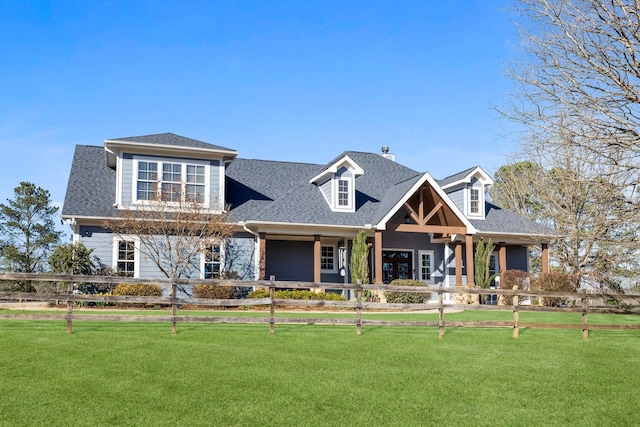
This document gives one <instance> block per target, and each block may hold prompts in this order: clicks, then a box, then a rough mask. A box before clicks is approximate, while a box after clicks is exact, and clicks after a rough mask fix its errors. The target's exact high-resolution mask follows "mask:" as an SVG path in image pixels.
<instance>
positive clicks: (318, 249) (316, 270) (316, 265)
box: [313, 234, 322, 283]
mask: <svg viewBox="0 0 640 427" xmlns="http://www.w3.org/2000/svg"><path fill="white" fill-rule="evenodd" d="M321 256H322V245H321V244H320V235H319V234H314V235H313V282H314V283H320V281H321V278H320V258H321Z"/></svg>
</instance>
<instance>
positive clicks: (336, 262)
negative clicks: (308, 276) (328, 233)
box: [320, 243, 338, 273]
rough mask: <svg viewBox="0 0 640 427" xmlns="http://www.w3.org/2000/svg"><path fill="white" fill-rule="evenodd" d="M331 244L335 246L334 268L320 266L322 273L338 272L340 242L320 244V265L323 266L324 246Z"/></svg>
mask: <svg viewBox="0 0 640 427" xmlns="http://www.w3.org/2000/svg"><path fill="white" fill-rule="evenodd" d="M327 246H330V247H332V248H333V268H332V269H329V268H326V269H325V268H320V272H321V273H338V244H337V243H321V244H320V265H321V266H322V248H323V247H327Z"/></svg>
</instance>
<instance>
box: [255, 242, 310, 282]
mask: <svg viewBox="0 0 640 427" xmlns="http://www.w3.org/2000/svg"><path fill="white" fill-rule="evenodd" d="M271 276H275V278H276V280H293V281H296V280H297V281H301V282H313V242H300V241H289V240H286V241H285V240H267V263H266V268H265V277H266V278H267V279H268V278H269V277H271Z"/></svg>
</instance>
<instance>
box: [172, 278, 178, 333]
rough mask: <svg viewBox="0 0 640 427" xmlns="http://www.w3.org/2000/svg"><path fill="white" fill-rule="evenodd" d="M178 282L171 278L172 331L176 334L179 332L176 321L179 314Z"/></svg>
mask: <svg viewBox="0 0 640 427" xmlns="http://www.w3.org/2000/svg"><path fill="white" fill-rule="evenodd" d="M177 289H178V284H177V283H176V281H175V280H171V316H172V317H173V319H171V333H172V334H173V335H176V334H177V333H178V325H177V323H176V316H177V315H178V304H176V296H177Z"/></svg>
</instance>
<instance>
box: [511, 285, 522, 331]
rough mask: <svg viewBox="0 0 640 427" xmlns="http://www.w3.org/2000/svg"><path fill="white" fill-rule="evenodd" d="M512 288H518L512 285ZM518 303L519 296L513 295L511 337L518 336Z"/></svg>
mask: <svg viewBox="0 0 640 427" xmlns="http://www.w3.org/2000/svg"><path fill="white" fill-rule="evenodd" d="M513 290H518V286H517V285H514V286H513ZM519 304H520V296H519V295H514V296H513V337H514V338H518V337H519V336H520V326H519V324H518V321H519V320H520V319H519V315H518V305H519Z"/></svg>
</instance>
